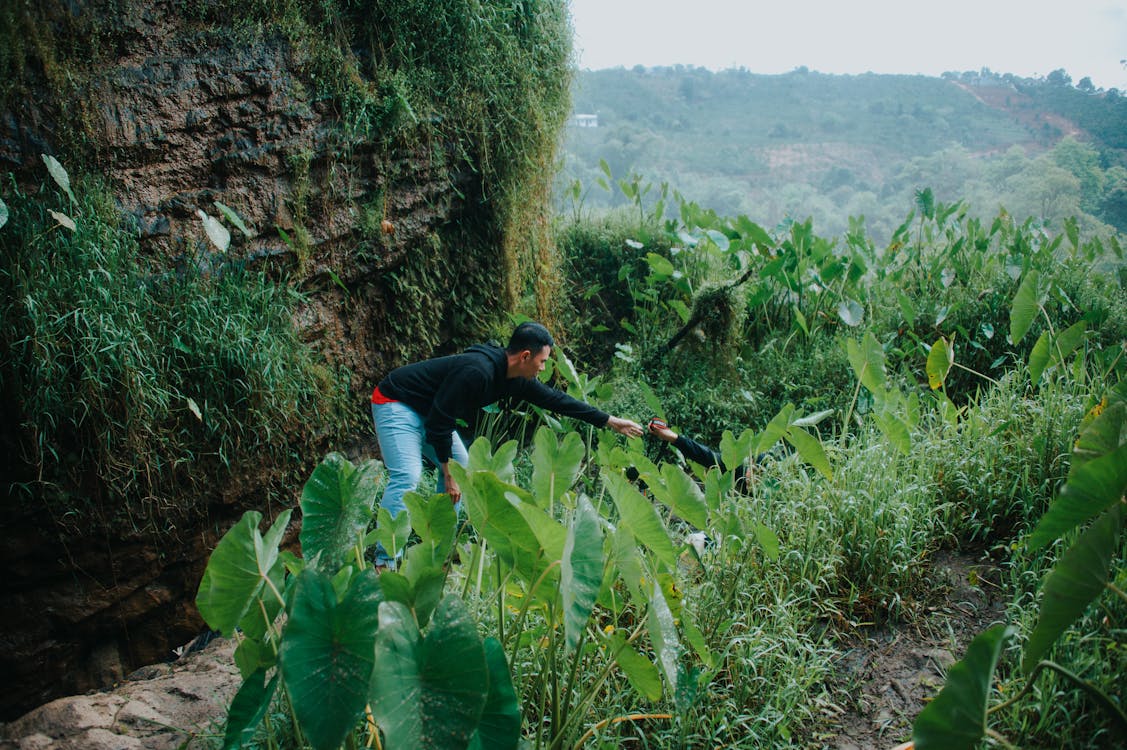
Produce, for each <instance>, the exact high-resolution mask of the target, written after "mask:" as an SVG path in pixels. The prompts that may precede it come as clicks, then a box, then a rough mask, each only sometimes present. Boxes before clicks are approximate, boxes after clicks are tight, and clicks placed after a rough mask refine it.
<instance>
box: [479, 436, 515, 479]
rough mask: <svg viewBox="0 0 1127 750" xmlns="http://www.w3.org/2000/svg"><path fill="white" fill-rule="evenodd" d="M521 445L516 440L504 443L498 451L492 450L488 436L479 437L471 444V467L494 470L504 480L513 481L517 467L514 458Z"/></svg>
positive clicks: (480, 469)
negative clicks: (514, 465) (492, 451)
mask: <svg viewBox="0 0 1127 750" xmlns="http://www.w3.org/2000/svg"><path fill="white" fill-rule="evenodd" d="M518 448H519V446H518V444H517V441H516V440H509V441H508V442H506V443H503V444H502V445H501V447H500V448H498V449H497V452H496V453H491V452H490V444H489V440H488V438H484V437H479V438H478V439H477V440H475V441H473V443H471V444H470V449H469V456H470V469H471V470H474V471H492V472H493V473H494V474H496V475H497V476H498V477H500V479H501V481H503V482H510V483H511V482H513V481H515V479H514V478H515V477H516V469H514V468H513V460H514V459H515V458H516V457H517V450H518Z"/></svg>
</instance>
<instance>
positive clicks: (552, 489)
mask: <svg viewBox="0 0 1127 750" xmlns="http://www.w3.org/2000/svg"><path fill="white" fill-rule="evenodd" d="M584 455H585V451H584V448H583V439H582V438H581V437H579V433H578V432H567V433H565V434H564V436H563V440H562V441H560V442H556V436H555V433H553V432H552V431H551V430H550V429H548V428H547V427H541V428H540V429H538V430H537V431H536V436H535V437H534V438H533V451H532V497H533V498H535V501H536V504H537V505H539V506H540V507H541V508H548V507H554V506H555V504H556V502H557V501H558V500H559V499H560V496H561V495H562V494H563V493H565V492H567V491H568V490H569V489H571V486H572V485H573V484H574V483H575V480H576V479H577V478H578V477H579V469H580V467H581V466H582V463H583V457H584Z"/></svg>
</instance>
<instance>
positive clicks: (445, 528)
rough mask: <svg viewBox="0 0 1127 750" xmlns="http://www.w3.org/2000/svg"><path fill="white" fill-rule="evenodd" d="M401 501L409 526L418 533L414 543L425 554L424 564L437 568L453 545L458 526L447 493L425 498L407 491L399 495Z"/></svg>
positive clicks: (456, 513)
mask: <svg viewBox="0 0 1127 750" xmlns="http://www.w3.org/2000/svg"><path fill="white" fill-rule="evenodd" d="M403 504H404V505H406V506H407V516H408V518H409V519H410V524H411V528H412V529H414V530H415V533H416V534H418V535H419V544H418V545H416V546H418V547H422V548H423V549H424V550H426V552H427V553H428V554H427V555H426V559H427V564H428V565H436V566H439V567H441V566H442V564H443V562H445V560H446V556H447V555H448V554H449V553H450V548H451V547H452V546H453V544H454V531H455V530H456V529H457V527H458V512H457V511H456V510H454V505H453V503H451V502H450V496H449V495H447V494H446V493H440V494H434V495H431V496H430V497H429V498H425V497H423V496H422V495H421V494H419V493H418V492H408V493H406V494H405V495H404V496H403ZM412 550H414V547H412Z"/></svg>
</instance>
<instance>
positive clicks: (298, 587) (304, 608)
mask: <svg viewBox="0 0 1127 750" xmlns="http://www.w3.org/2000/svg"><path fill="white" fill-rule="evenodd" d="M382 601H383V593H382V591H381V589H380V584H379V581H378V580H377V579H376V574H375V571H373V570H372V569H371V568H367V569H365V570H363V571H361V572H360V573H359V574H358V575H357V576H356V577H355V578H353V579H352V582H351V585H350V586H349V587H348V590H347V592H346V593H345V595H344V598H343V599H342V600H341V601H340V602H338V601H337V595H336V592H335V591H334V589H333V584H332V581H331V580H330V578H329V577H328V576H326V575H325V574H324V573H322V572H320V571H318V570H315V569H313V568H306V569H305V570H304V571H302V573H301V575H300V576H298V579H297V583H296V584H295V586H294V595H293V607H292V610H291V612H290V618H289V620H288V621H287V622H286V632H285V635H284V636H283V638H282V645H281V648H280V650H279V655H278V660H279V665H280V668H281V671H282V679H283V680H284V681H285V683H286V690H287V692H288V693H289V696H290V702H291V704H292V705H293V710H294V714H295V715H296V716H297V720H298V723H299V724H300V725H301V729H302V732H303V733H304V734H305V737H306V739H307V740H308V741H309V744H310V745H312V746H313V747H314V749H315V750H335V748H338V747H340V745H341V743H342V742H344V738H345V737H346V736H347V735H348V733H349V732H351V731H352V727H353V724H355V722H356V719H357V718H358V717H359V716H360V712H361V711H363V709H364V704H365V703H366V702H367V700H368V689H369V685H370V683H371V682H372V667H373V662H374V656H373V655H374V653H375V644H376V636H377V630H378V628H379V625H380V618H379V612H380V604H381V602H382Z"/></svg>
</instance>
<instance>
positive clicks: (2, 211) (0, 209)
mask: <svg viewBox="0 0 1127 750" xmlns="http://www.w3.org/2000/svg"><path fill="white" fill-rule="evenodd" d="M7 223H8V204H6V203H4V201H3V200H0V229H2V228H3V227H4V225H5V224H7Z"/></svg>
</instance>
